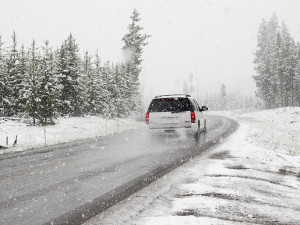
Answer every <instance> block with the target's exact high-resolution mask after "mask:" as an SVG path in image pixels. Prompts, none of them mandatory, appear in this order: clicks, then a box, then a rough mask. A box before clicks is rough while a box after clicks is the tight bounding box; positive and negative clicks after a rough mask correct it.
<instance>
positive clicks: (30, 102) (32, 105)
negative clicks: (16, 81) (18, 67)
mask: <svg viewBox="0 0 300 225" xmlns="http://www.w3.org/2000/svg"><path fill="white" fill-rule="evenodd" d="M39 60H40V58H39V56H38V55H37V49H36V46H35V41H34V40H33V41H32V44H31V48H30V50H29V59H28V66H27V70H28V76H29V83H28V90H27V92H26V95H25V97H26V109H27V112H28V114H29V116H30V117H31V118H32V121H33V125H36V119H38V117H39V113H38V105H39V103H40V102H41V99H40V98H39V97H38V87H39V73H40V70H39V69H40V68H39Z"/></svg>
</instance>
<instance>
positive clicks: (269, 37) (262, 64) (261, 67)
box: [254, 14, 279, 108]
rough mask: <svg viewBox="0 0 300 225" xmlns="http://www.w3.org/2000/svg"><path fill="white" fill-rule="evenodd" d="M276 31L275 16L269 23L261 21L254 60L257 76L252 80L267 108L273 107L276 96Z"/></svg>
mask: <svg viewBox="0 0 300 225" xmlns="http://www.w3.org/2000/svg"><path fill="white" fill-rule="evenodd" d="M278 31H279V25H278V20H277V16H276V15H275V14H273V16H272V18H271V20H270V21H269V22H266V21H265V20H263V22H262V23H261V25H260V27H259V30H258V43H257V50H256V53H255V60H254V63H255V69H256V71H257V73H258V75H256V76H254V80H255V82H256V86H257V88H258V94H259V96H260V97H261V98H262V99H263V100H264V102H265V104H266V107H267V108H274V107H275V105H276V97H277V95H278V91H277V87H278V85H277V77H276V72H277V58H276V42H277V38H278Z"/></svg>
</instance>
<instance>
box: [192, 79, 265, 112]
mask: <svg viewBox="0 0 300 225" xmlns="http://www.w3.org/2000/svg"><path fill="white" fill-rule="evenodd" d="M198 102H199V103H200V104H201V105H205V106H208V108H209V110H224V111H227V110H228V111H232V110H243V111H252V110H255V109H260V108H261V107H262V103H261V102H260V101H259V100H258V99H257V98H256V97H254V96H251V95H244V94H241V93H240V92H238V91H236V92H227V91H226V87H225V85H224V84H222V85H221V88H220V91H219V92H218V93H213V94H211V93H210V94H209V93H206V94H205V95H203V96H201V97H199V98H198Z"/></svg>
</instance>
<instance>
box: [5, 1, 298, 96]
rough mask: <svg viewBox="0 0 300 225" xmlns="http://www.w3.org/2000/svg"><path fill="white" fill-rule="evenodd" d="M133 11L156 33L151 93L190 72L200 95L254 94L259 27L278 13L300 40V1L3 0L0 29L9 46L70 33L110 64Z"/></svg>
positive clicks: (176, 89)
mask: <svg viewBox="0 0 300 225" xmlns="http://www.w3.org/2000/svg"><path fill="white" fill-rule="evenodd" d="M134 8H136V9H137V10H138V11H139V12H140V14H141V19H142V21H141V25H142V26H144V31H145V32H147V33H149V34H151V35H152V37H151V38H150V39H149V45H148V46H147V47H145V49H144V62H143V71H142V75H141V81H142V84H143V90H144V92H145V96H146V97H151V96H154V95H157V94H167V93H181V92H182V87H183V81H184V80H187V79H188V77H189V74H190V73H192V74H193V75H194V80H195V84H197V90H198V94H199V95H200V94H204V93H205V92H208V93H210V92H214V91H218V90H219V89H220V85H221V83H224V84H225V85H226V87H227V90H228V91H240V92H241V93H245V94H253V93H254V91H255V84H254V82H253V79H252V75H253V74H255V71H254V69H253V64H252V61H253V53H254V51H255V49H256V44H257V43H256V41H257V40H256V37H257V30H258V27H259V25H260V23H261V21H262V19H263V18H266V19H269V18H270V17H271V16H272V13H273V12H275V13H276V14H277V16H278V18H279V20H280V21H282V20H284V21H285V23H286V25H287V26H288V28H289V30H290V33H291V35H292V36H293V37H294V39H295V40H296V41H299V40H300V16H299V9H300V1H298V0H294V1H292V0H280V1H279V0H277V1H276V0H247V1H246V0H227V1H221V0H218V1H217V0H215V1H210V0H207V1H205V0H184V1H183V0H178V1H176V0H149V1H144V0H127V1H125V0H107V1H104V0H81V1H79V0H35V1H34V0H26V1H25V0H19V1H17V0H0V34H1V36H2V41H4V42H5V46H8V45H10V36H11V34H12V32H13V30H15V31H16V34H17V40H18V43H19V44H21V43H24V44H25V46H26V47H29V45H30V43H31V41H32V39H33V38H34V39H35V40H36V42H37V45H38V46H41V45H42V44H43V41H44V40H49V41H50V44H51V45H52V46H54V47H56V46H58V45H60V44H61V43H62V41H63V40H64V39H65V38H66V37H67V36H68V34H69V33H70V32H71V33H72V34H73V36H74V37H75V38H76V40H77V43H78V44H79V47H80V50H81V51H82V52H83V51H85V50H89V52H90V53H92V54H94V53H95V52H96V49H98V51H99V54H100V56H101V58H102V59H103V61H105V60H108V59H109V60H111V61H113V62H121V61H123V56H122V52H121V47H122V45H123V43H122V41H121V39H122V37H123V36H124V34H125V33H126V31H127V30H126V27H127V25H128V24H129V23H130V19H129V16H130V15H131V13H132V11H133V9H134ZM194 94H196V92H195V93H194Z"/></svg>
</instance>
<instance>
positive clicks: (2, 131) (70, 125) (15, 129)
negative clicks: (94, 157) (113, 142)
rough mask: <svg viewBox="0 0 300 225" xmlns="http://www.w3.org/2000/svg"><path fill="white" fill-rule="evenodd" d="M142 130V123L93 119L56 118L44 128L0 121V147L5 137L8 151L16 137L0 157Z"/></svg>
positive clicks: (2, 151) (3, 143)
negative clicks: (15, 143) (14, 144)
mask: <svg viewBox="0 0 300 225" xmlns="http://www.w3.org/2000/svg"><path fill="white" fill-rule="evenodd" d="M142 126H144V123H140V122H136V121H134V120H132V119H116V120H106V119H104V118H101V117H95V116H88V117H71V118H59V119H58V120H57V121H56V125H54V126H46V127H42V126H28V125H27V124H25V123H22V122H18V121H12V120H7V121H4V120H0V145H2V146H6V137H8V146H9V147H12V145H13V143H14V141H15V139H16V136H17V137H18V140H17V146H16V147H14V148H8V149H2V150H1V149H0V154H3V153H7V152H13V151H23V150H26V149H31V148H37V147H42V146H48V145H52V144H59V143H65V142H70V141H74V140H81V139H85V138H93V137H99V136H105V135H110V134H115V133H120V132H124V131H127V130H130V129H136V128H139V127H142Z"/></svg>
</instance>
